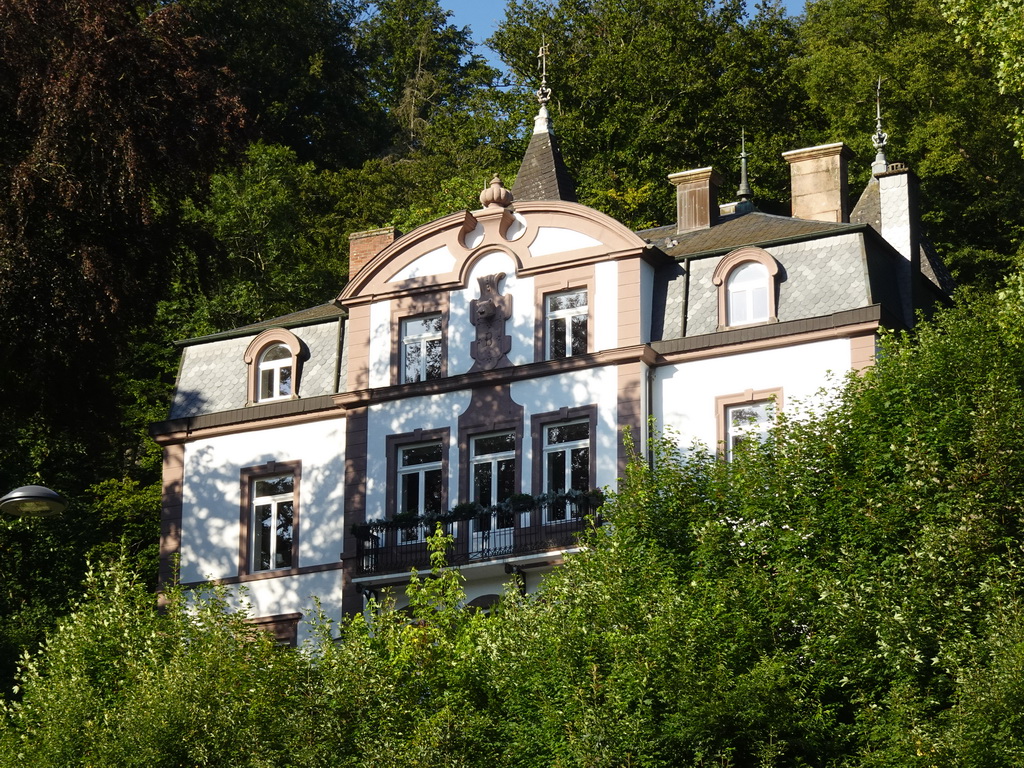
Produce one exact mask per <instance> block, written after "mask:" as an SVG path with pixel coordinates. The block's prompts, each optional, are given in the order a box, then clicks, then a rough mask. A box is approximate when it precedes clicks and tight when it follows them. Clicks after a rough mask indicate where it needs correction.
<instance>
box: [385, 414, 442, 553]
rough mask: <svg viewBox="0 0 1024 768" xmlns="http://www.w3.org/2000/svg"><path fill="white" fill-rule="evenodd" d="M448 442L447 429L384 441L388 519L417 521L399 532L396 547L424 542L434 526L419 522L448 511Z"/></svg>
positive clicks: (395, 437) (422, 430) (409, 434)
mask: <svg viewBox="0 0 1024 768" xmlns="http://www.w3.org/2000/svg"><path fill="white" fill-rule="evenodd" d="M449 442H450V432H449V430H447V429H417V430H415V431H413V432H406V433H404V434H400V435H388V436H387V437H386V438H385V444H386V450H387V483H386V485H385V494H386V501H385V504H386V514H387V516H388V517H389V518H395V517H398V518H402V517H406V518H416V521H415V522H412V523H411V524H410V525H409V526H408V527H403V528H400V529H399V530H398V534H397V535H398V539H397V543H399V544H416V543H420V542H422V541H424V540H425V539H426V536H427V535H428V534H430V533H431V532H432V526H428V525H427V524H426V523H423V522H422V521H421V520H420V518H422V517H423V516H424V515H436V514H440V513H442V512H444V511H445V510H447V509H448V445H449Z"/></svg>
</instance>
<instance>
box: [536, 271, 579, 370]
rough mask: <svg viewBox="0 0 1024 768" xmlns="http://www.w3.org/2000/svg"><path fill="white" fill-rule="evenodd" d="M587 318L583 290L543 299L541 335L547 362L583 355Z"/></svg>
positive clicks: (555, 294)
mask: <svg viewBox="0 0 1024 768" xmlns="http://www.w3.org/2000/svg"><path fill="white" fill-rule="evenodd" d="M588 317H589V310H588V307H587V290H586V289H585V288H578V289H575V290H572V291H563V292H561V293H552V294H548V295H547V296H545V297H544V334H545V343H546V357H547V359H548V360H560V359H562V358H566V357H574V356H575V355H583V354H586V352H587V333H588V328H587V324H588V323H587V321H588Z"/></svg>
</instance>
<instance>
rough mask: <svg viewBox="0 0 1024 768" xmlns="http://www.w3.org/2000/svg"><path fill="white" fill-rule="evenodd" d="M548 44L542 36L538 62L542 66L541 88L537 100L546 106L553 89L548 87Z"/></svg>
mask: <svg viewBox="0 0 1024 768" xmlns="http://www.w3.org/2000/svg"><path fill="white" fill-rule="evenodd" d="M548 55H549V53H548V44H547V42H546V41H545V39H544V36H543V35H541V37H540V50H539V51H537V63H538V65H539V66H540V88H538V89H537V101H538V103H539V104H540V105H541V106H542V107H544V106H547V103H548V102H549V101H551V89H550V88H548Z"/></svg>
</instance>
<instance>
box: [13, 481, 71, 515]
mask: <svg viewBox="0 0 1024 768" xmlns="http://www.w3.org/2000/svg"><path fill="white" fill-rule="evenodd" d="M67 507H68V502H67V500H66V499H65V498H64V497H63V496H61V495H60V494H59V493H57V492H56V491H51V490H50V489H49V488H46V487H44V486H42V485H23V486H21V487H20V488H15V489H14V490H13V491H11V492H10V493H8V494H7V495H6V496H4V497H3V498H0V512H3V513H4V514H5V515H14V516H15V517H49V516H51V515H59V514H60V513H61V512H63V511H64V510H65V509H67Z"/></svg>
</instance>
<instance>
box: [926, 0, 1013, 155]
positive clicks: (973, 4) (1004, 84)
mask: <svg viewBox="0 0 1024 768" xmlns="http://www.w3.org/2000/svg"><path fill="white" fill-rule="evenodd" d="M941 7H942V13H943V15H944V16H945V17H946V19H948V20H949V21H950V23H952V24H953V25H954V26H955V27H956V30H957V33H958V36H959V37H960V39H961V40H963V41H964V42H965V43H967V45H968V46H970V47H971V48H972V49H974V50H976V51H977V53H978V54H979V55H980V56H982V57H984V58H985V59H987V60H988V61H989V62H991V64H992V68H993V70H994V72H995V75H996V80H997V82H998V83H999V89H1000V91H1001V92H1002V93H1003V94H1005V95H1006V96H1007V97H1009V102H1010V104H1011V105H1012V109H1013V115H1012V117H1011V118H1010V121H1009V125H1010V127H1011V130H1012V131H1013V134H1014V136H1015V143H1016V145H1017V148H1018V149H1021V148H1022V147H1024V108H1022V106H1021V100H1022V99H1024V41H1022V40H1021V35H1020V29H1021V24H1024V4H1021V3H1020V2H1019V0H1012V1H1011V2H1002V3H998V4H997V3H993V2H990V1H988V0H943V2H942V3H941ZM1022 151H1024V150H1022Z"/></svg>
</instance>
